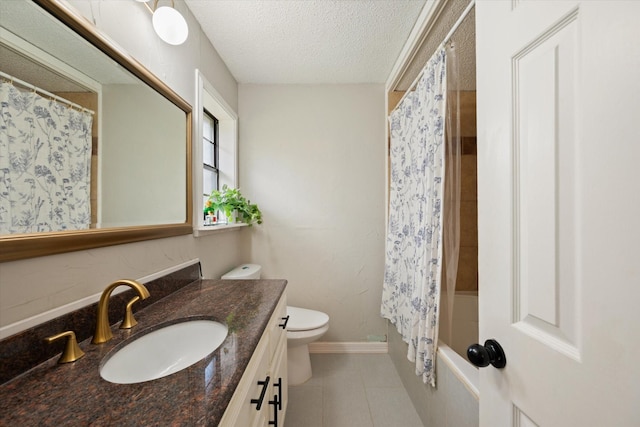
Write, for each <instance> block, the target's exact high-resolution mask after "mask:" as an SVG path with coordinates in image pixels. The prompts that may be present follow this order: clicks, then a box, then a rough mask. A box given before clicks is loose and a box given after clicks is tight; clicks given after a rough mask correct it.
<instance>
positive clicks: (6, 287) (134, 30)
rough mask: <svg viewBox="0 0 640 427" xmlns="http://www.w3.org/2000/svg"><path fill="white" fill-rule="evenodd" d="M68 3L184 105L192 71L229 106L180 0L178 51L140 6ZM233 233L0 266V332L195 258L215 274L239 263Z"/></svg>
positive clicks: (225, 83)
mask: <svg viewBox="0 0 640 427" xmlns="http://www.w3.org/2000/svg"><path fill="white" fill-rule="evenodd" d="M71 4H72V5H73V6H74V7H77V8H78V9H79V10H80V11H82V13H83V14H84V15H85V16H86V17H87V18H88V19H89V20H90V21H92V22H95V23H96V25H97V26H98V28H99V29H101V30H102V31H104V32H106V33H107V34H108V35H109V36H110V37H111V38H113V39H114V40H115V41H116V42H117V43H119V44H120V45H121V46H122V47H123V48H124V49H125V50H127V51H128V52H129V53H130V54H132V55H133V56H134V57H135V58H136V59H137V60H138V61H140V62H141V63H142V64H143V65H145V66H146V67H147V68H149V69H150V70H151V71H152V72H153V73H155V74H156V75H157V76H158V77H160V78H161V79H163V80H164V81H165V82H166V83H167V84H168V85H169V86H171V87H172V88H173V89H174V90H175V91H176V92H178V94H179V95H181V96H182V97H183V98H184V99H185V100H186V101H187V102H189V103H190V104H192V105H193V102H194V99H195V69H196V68H199V69H200V70H201V71H202V72H203V74H204V75H205V76H206V78H207V80H209V82H211V84H212V85H213V86H214V87H215V88H216V90H217V91H218V92H219V93H220V94H221V95H222V96H223V97H224V98H225V100H226V102H227V103H228V104H229V105H231V106H232V107H233V108H235V109H237V106H238V97H237V83H236V81H235V80H234V78H233V76H232V75H231V73H230V72H229V70H228V69H227V67H226V65H225V64H224V62H223V61H222V60H221V59H220V57H219V55H218V54H217V52H216V51H215V49H214V48H213V46H211V44H210V43H209V41H208V40H207V39H206V38H205V36H204V34H203V33H202V31H201V30H200V28H199V26H198V24H197V22H196V21H195V18H194V17H193V16H192V15H191V13H190V12H189V11H188V10H187V8H186V7H185V5H184V3H183V2H182V1H177V2H176V7H177V9H178V10H180V12H181V13H182V14H183V15H184V16H185V18H186V19H187V22H188V25H189V29H190V34H189V39H188V40H187V42H186V43H185V44H184V45H182V46H170V45H167V44H165V43H164V42H162V41H161V40H160V39H158V38H157V36H156V35H155V33H154V32H153V29H152V27H151V16H150V15H149V13H148V12H147V11H146V9H145V7H144V5H143V4H141V3H138V2H134V1H95V0H93V1H87V0H73V1H72V2H71ZM241 234H242V233H241V232H229V233H222V234H216V235H213V236H207V237H201V238H198V239H195V238H193V237H192V236H190V235H187V236H180V237H173V238H168V239H161V240H152V241H147V242H140V243H133V244H127V245H118V246H112V247H108V248H100V249H92V250H87V251H79V252H73V253H69V254H61V255H53V256H47V257H41V258H34V259H27V260H21V261H14V262H7V263H0V327H2V326H6V325H9V324H12V323H14V322H17V321H20V320H22V319H26V318H28V317H31V316H34V315H37V314H40V313H42V312H45V311H48V310H51V309H53V308H57V307H60V306H62V305H64V304H67V303H70V302H73V301H76V300H79V299H81V298H84V297H87V296H90V295H93V294H96V293H99V292H101V291H102V289H104V287H105V286H106V285H108V284H109V283H111V282H112V281H114V280H116V279H120V278H134V279H135V278H140V277H144V276H146V275H149V274H151V273H155V272H157V271H160V270H163V269H165V268H168V267H171V266H174V265H176V264H179V263H181V262H184V261H187V260H190V259H193V258H196V257H199V258H200V259H201V260H202V263H203V270H204V271H203V272H204V274H205V275H206V276H208V277H216V276H219V275H220V274H222V273H224V272H225V271H227V270H228V269H230V268H231V267H233V266H234V265H236V264H238V263H239V262H240V260H241V259H243V257H242V256H241V246H240V243H239V241H240V236H241ZM0 250H2V249H1V248H0Z"/></svg>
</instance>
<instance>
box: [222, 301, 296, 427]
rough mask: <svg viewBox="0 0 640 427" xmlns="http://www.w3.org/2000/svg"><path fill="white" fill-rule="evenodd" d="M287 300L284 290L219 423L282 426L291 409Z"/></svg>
mask: <svg viewBox="0 0 640 427" xmlns="http://www.w3.org/2000/svg"><path fill="white" fill-rule="evenodd" d="M286 315H287V302H286V295H285V294H283V295H282V297H281V298H280V301H279V302H278V304H277V306H276V309H275V310H274V312H273V315H272V316H271V318H270V319H269V323H268V324H267V327H266V329H265V331H264V333H263V334H262V337H261V338H260V341H259V342H258V345H257V346H256V349H255V351H254V352H253V355H252V356H251V359H250V360H249V364H248V365H247V369H246V370H245V372H244V374H243V375H242V378H241V379H240V382H239V383H238V387H237V388H236V391H235V393H234V394H233V397H232V398H231V401H230V402H229V406H228V407H227V409H226V411H225V413H224V415H223V417H222V420H221V421H220V424H219V426H221V427H236V426H247V427H269V426H274V427H282V425H283V424H284V416H285V413H286V410H287V402H288V390H287V334H286Z"/></svg>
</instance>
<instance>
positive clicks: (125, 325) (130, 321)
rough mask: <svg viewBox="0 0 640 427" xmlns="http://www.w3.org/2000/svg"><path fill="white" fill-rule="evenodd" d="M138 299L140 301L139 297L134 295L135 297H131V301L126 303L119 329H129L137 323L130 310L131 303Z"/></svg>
mask: <svg viewBox="0 0 640 427" xmlns="http://www.w3.org/2000/svg"><path fill="white" fill-rule="evenodd" d="M138 301H140V297H139V296H137V295H136V296H135V297H133V298H131V301H129V302H128V303H127V308H126V310H125V312H124V319H123V320H122V323H121V324H120V329H131V328H133V327H134V326H136V325H137V324H138V321H137V320H136V319H135V317H133V311H131V308H132V307H133V304H135V303H136V302H138Z"/></svg>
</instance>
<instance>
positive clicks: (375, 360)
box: [285, 354, 424, 427]
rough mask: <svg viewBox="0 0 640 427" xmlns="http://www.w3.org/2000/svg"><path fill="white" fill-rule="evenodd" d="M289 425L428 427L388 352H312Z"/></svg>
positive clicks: (292, 391)
mask: <svg viewBox="0 0 640 427" xmlns="http://www.w3.org/2000/svg"><path fill="white" fill-rule="evenodd" d="M311 367H312V369H313V377H312V378H311V379H310V380H309V381H307V382H306V383H304V384H302V385H299V386H290V387H289V406H288V409H287V416H286V419H285V427H424V426H423V424H422V422H421V421H420V418H419V417H418V414H417V413H416V410H415V409H414V407H413V405H412V403H411V400H410V399H409V395H408V394H407V392H406V390H405V389H404V387H403V386H402V382H401V381H400V377H399V376H398V373H397V372H396V369H395V367H394V366H393V362H391V358H390V357H389V355H387V354H312V355H311Z"/></svg>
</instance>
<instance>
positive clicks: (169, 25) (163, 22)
mask: <svg viewBox="0 0 640 427" xmlns="http://www.w3.org/2000/svg"><path fill="white" fill-rule="evenodd" d="M136 1H139V2H141V3H144V5H145V6H146V7H147V9H149V12H151V14H152V15H153V17H152V19H151V22H152V23H153V29H154V30H155V32H156V34H157V35H158V37H160V38H161V39H162V40H163V41H164V42H166V43H169V44H171V45H174V46H177V45H181V44H182V43H184V42H185V41H186V40H187V37H188V36H189V27H188V26H187V21H186V20H185V19H184V17H183V16H182V15H181V14H180V12H178V11H177V10H176V9H175V4H174V2H173V0H171V6H160V7H158V2H159V0H153V8H152V7H151V6H149V4H148V3H150V2H151V1H152V0H136Z"/></svg>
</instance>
